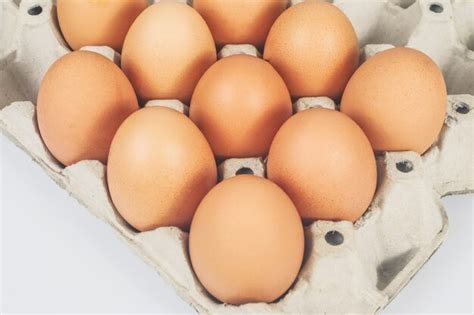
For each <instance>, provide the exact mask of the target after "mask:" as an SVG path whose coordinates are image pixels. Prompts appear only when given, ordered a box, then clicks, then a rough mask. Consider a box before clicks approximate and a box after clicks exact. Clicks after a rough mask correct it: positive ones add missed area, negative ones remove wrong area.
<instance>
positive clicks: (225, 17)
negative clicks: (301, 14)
mask: <svg viewBox="0 0 474 315" xmlns="http://www.w3.org/2000/svg"><path fill="white" fill-rule="evenodd" d="M287 6H288V0H265V1H255V0H239V1H228V0H194V1H193V7H194V8H195V9H196V10H197V11H198V12H199V13H200V14H201V15H202V17H203V18H204V20H206V22H207V25H209V28H210V29H211V32H212V35H213V37H214V41H215V42H216V44H217V46H219V47H222V46H224V45H226V44H252V45H254V46H256V47H258V48H260V49H261V48H263V44H264V43H265V39H266V38H267V35H268V32H269V31H270V27H271V26H272V24H273V22H275V20H276V18H277V17H278V16H279V15H280V14H281V13H282V12H283V11H284V10H285V9H286V7H287Z"/></svg>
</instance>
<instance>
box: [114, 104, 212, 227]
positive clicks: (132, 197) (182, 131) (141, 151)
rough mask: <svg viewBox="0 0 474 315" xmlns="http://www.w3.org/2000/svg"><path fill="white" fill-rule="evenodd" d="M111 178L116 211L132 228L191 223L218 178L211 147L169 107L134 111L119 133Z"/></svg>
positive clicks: (115, 140) (190, 125)
mask: <svg viewBox="0 0 474 315" xmlns="http://www.w3.org/2000/svg"><path fill="white" fill-rule="evenodd" d="M107 179H108V186H109V191H110V196H111V198H112V201H113V203H114V205H115V207H116V208H117V211H118V212H119V213H120V214H121V215H122V217H123V218H124V219H125V220H126V221H127V222H128V223H129V224H130V225H132V226H133V227H134V228H136V229H137V230H139V231H149V230H153V229H155V228H157V227H162V226H177V227H180V228H182V229H184V230H186V229H188V228H189V225H190V223H191V219H192V217H193V215H194V211H195V210H196V208H197V206H198V204H199V202H200V201H201V199H202V198H203V197H204V195H205V194H206V193H207V192H208V191H209V190H210V189H211V188H212V187H213V186H214V185H215V184H216V181H217V170H216V164H215V161H214V157H213V155H212V151H211V148H210V147H209V144H208V143H207V141H206V139H205V138H204V136H203V135H202V133H201V132H200V131H199V129H198V128H197V127H196V126H195V125H194V124H193V123H192V121H191V120H189V118H188V117H186V116H185V115H183V114H181V113H179V112H177V111H175V110H173V109H169V108H165V107H147V108H144V109H141V110H139V111H137V112H135V113H134V114H133V115H131V116H130V117H129V118H128V119H127V120H125V122H124V123H123V124H122V125H121V126H120V128H119V130H118V131H117V134H116V135H115V137H114V139H113V142H112V146H111V149H110V155H109V164H108V166H107Z"/></svg>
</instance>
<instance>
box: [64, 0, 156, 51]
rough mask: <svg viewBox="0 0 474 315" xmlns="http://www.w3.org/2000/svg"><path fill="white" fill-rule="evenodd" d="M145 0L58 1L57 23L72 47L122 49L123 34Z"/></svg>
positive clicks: (142, 6) (140, 10)
mask: <svg viewBox="0 0 474 315" xmlns="http://www.w3.org/2000/svg"><path fill="white" fill-rule="evenodd" d="M147 6H148V0H58V20H59V26H60V27H61V31H62V33H63V36H64V38H65V40H66V42H67V43H68V44H69V46H70V47H71V48H72V49H73V50H77V49H79V48H81V47H84V46H110V47H112V48H113V49H115V50H116V51H118V52H120V51H121V50H122V45H123V41H124V39H125V35H126V34H127V32H128V29H129V28H130V25H132V23H133V21H134V20H135V18H136V17H137V16H138V15H139V14H140V13H141V12H142V11H143V10H144V9H145V8H146V7H147Z"/></svg>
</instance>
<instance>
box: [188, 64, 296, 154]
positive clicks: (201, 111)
mask: <svg viewBox="0 0 474 315" xmlns="http://www.w3.org/2000/svg"><path fill="white" fill-rule="evenodd" d="M291 114H292V105H291V99H290V95H289V93H288V89H287V88H286V85H285V82H283V80H282V78H281V77H280V75H279V74H278V72H276V71H275V69H273V68H272V66H271V65H270V64H269V63H268V62H266V61H264V60H262V59H259V58H257V57H252V56H247V55H234V56H230V57H226V58H224V59H221V60H219V61H218V62H217V63H215V64H214V65H213V66H212V67H211V68H209V70H208V71H207V72H206V73H205V74H204V75H203V77H202V78H201V80H200V81H199V83H198V85H197V87H196V90H195V92H194V94H193V97H192V100H191V109H190V118H191V119H192V120H193V121H194V122H195V123H196V125H197V126H198V127H199V129H201V131H202V132H203V133H204V136H206V138H207V140H208V141H209V143H210V144H211V147H212V150H213V151H214V154H215V155H216V156H218V157H221V158H228V157H255V156H264V155H266V154H267V153H268V150H269V148H270V144H271V142H272V139H273V137H274V136H275V134H276V132H277V131H278V129H279V128H280V126H281V125H282V124H283V123H284V122H285V121H286V120H287V119H288V118H289V117H290V116H291Z"/></svg>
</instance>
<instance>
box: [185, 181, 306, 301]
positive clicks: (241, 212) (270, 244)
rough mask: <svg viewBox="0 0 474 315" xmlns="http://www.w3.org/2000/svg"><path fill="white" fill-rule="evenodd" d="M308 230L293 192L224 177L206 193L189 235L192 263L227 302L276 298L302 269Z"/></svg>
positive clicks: (211, 290)
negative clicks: (305, 227)
mask: <svg viewBox="0 0 474 315" xmlns="http://www.w3.org/2000/svg"><path fill="white" fill-rule="evenodd" d="M303 251H304V234H303V227H302V224H301V219H300V217H299V216H298V212H297V211H296V208H295V206H294V205H293V203H292V201H291V200H290V198H288V196H287V195H286V194H285V193H284V192H283V191H282V190H281V189H280V188H279V187H278V186H277V185H275V184H274V183H272V182H270V181H269V180H267V179H264V178H261V177H257V176H253V175H239V176H236V177H233V178H231V179H227V180H224V181H223V182H221V183H220V184H218V185H217V186H216V187H214V188H213V189H212V190H211V191H210V192H209V194H207V195H206V197H204V199H203V201H202V202H201V204H200V205H199V208H198V210H197V211H196V214H195V216H194V219H193V222H192V225H191V231H190V233H189V253H190V257H191V262H192V266H193V268H194V271H195V272H196V275H197V277H198V278H199V280H200V281H201V283H202V284H203V286H204V287H205V288H206V289H207V290H208V291H209V293H211V294H212V295H213V296H214V297H216V298H217V299H219V300H220V301H222V302H224V303H229V304H244V303H251V302H266V303H269V302H273V301H274V300H276V299H277V298H278V297H280V296H281V295H282V294H283V293H285V292H286V291H287V290H288V288H289V287H290V286H291V284H292V283H293V282H294V280H295V278H296V276H297V274H298V271H299V269H300V267H301V263H302V260H303Z"/></svg>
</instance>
